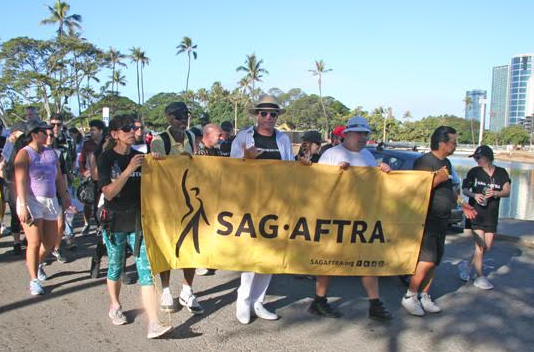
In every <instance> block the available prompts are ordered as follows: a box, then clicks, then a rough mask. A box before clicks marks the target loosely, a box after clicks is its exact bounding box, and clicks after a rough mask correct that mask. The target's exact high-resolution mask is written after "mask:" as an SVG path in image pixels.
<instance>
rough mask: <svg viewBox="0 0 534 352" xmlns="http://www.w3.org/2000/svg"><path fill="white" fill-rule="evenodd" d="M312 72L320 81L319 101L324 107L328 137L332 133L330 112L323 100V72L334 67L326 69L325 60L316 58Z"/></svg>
mask: <svg viewBox="0 0 534 352" xmlns="http://www.w3.org/2000/svg"><path fill="white" fill-rule="evenodd" d="M308 71H310V72H311V73H312V75H314V76H318V83H319V102H320V103H321V107H322V108H323V113H324V118H325V119H326V131H325V133H326V136H327V137H328V133H330V120H329V119H328V114H327V113H326V108H325V106H324V102H323V91H322V79H323V74H325V73H327V72H330V71H332V69H325V65H324V61H323V60H319V61H317V60H315V69H314V70H308Z"/></svg>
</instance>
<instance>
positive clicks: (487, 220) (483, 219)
mask: <svg viewBox="0 0 534 352" xmlns="http://www.w3.org/2000/svg"><path fill="white" fill-rule="evenodd" d="M507 182H510V183H511V182H512V180H510V176H509V175H508V172H506V170H505V169H503V168H502V167H498V166H495V171H493V175H492V176H490V175H488V174H487V173H486V171H484V169H483V168H481V167H480V166H477V167H474V168H472V169H471V170H469V172H468V173H467V176H466V178H465V179H464V181H463V183H462V189H464V188H467V189H469V190H471V192H473V193H482V194H483V193H484V192H483V189H484V187H489V188H493V189H494V190H496V191H499V192H500V191H502V190H503V188H504V185H505V184H506V183H507ZM500 201H501V200H500V198H495V197H491V198H488V199H487V205H486V206H482V205H480V204H478V203H477V201H476V200H475V198H469V204H471V205H472V206H473V207H474V208H475V210H476V211H477V213H478V214H477V216H476V218H474V219H473V220H471V223H473V224H477V225H489V226H495V225H497V221H498V220H499V204H500Z"/></svg>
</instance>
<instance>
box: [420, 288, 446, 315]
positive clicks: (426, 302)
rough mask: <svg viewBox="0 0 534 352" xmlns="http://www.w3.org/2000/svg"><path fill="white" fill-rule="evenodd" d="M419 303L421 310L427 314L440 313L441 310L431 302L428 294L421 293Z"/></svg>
mask: <svg viewBox="0 0 534 352" xmlns="http://www.w3.org/2000/svg"><path fill="white" fill-rule="evenodd" d="M419 302H420V303H421V306H422V307H423V309H424V310H425V312H427V313H439V312H441V308H440V307H438V306H437V305H436V303H434V302H433V301H432V298H431V297H430V295H429V294H428V293H421V298H420V300H419Z"/></svg>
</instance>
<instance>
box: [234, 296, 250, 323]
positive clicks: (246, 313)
mask: <svg viewBox="0 0 534 352" xmlns="http://www.w3.org/2000/svg"><path fill="white" fill-rule="evenodd" d="M235 305H236V311H235V316H236V318H237V320H238V321H239V322H240V323H241V324H245V325H246V324H248V323H250V303H248V302H247V301H244V300H240V299H239V298H238V299H237V301H236V302H235Z"/></svg>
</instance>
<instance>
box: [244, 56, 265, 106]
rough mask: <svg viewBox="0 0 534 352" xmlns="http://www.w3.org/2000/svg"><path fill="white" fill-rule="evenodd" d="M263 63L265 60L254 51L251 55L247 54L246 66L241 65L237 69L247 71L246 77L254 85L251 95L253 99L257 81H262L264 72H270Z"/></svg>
mask: <svg viewBox="0 0 534 352" xmlns="http://www.w3.org/2000/svg"><path fill="white" fill-rule="evenodd" d="M262 64H263V60H258V59H257V58H256V54H254V53H253V54H251V55H247V59H246V60H245V65H244V66H239V67H238V68H237V69H236V72H239V71H244V72H246V73H247V74H246V76H245V78H247V81H248V83H249V84H251V85H252V89H251V96H252V98H253V99H254V88H255V83H256V82H262V80H261V78H262V77H263V74H266V75H268V74H269V71H267V70H266V69H264V68H262V67H261V65H262Z"/></svg>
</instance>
